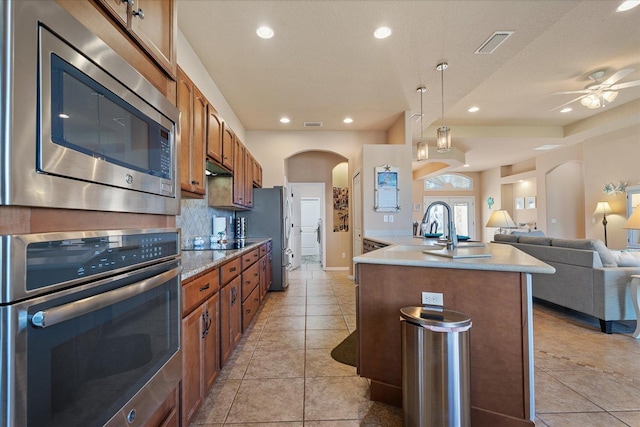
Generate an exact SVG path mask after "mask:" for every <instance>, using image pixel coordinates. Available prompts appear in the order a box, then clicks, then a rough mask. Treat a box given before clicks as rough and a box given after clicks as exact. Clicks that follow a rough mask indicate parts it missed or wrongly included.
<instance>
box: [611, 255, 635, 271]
mask: <svg viewBox="0 0 640 427" xmlns="http://www.w3.org/2000/svg"><path fill="white" fill-rule="evenodd" d="M611 255H613V257H614V259H615V261H616V263H617V264H618V267H640V251H611Z"/></svg>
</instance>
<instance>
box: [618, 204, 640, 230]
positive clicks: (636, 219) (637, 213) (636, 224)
mask: <svg viewBox="0 0 640 427" xmlns="http://www.w3.org/2000/svg"><path fill="white" fill-rule="evenodd" d="M622 228H626V229H631V230H640V205H638V206H636V208H635V209H634V211H633V213H632V214H631V216H630V217H629V219H627V222H625V223H624V227H622Z"/></svg>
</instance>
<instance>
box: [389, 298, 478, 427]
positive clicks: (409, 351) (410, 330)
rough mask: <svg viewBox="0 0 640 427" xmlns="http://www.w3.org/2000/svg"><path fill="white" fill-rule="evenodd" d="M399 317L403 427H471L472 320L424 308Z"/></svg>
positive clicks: (405, 310)
mask: <svg viewBox="0 0 640 427" xmlns="http://www.w3.org/2000/svg"><path fill="white" fill-rule="evenodd" d="M400 316H401V319H400V320H401V322H400V323H401V327H402V409H403V419H404V427H470V426H471V396H470V388H471V387H470V379H469V334H470V331H469V330H470V329H471V319H470V318H469V317H468V316H467V315H465V314H463V313H459V312H457V311H452V310H446V309H437V308H425V307H404V308H402V309H400Z"/></svg>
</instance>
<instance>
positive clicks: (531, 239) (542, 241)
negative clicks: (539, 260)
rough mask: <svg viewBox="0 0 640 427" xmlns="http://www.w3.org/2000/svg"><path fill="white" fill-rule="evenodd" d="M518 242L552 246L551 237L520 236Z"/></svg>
mask: <svg viewBox="0 0 640 427" xmlns="http://www.w3.org/2000/svg"><path fill="white" fill-rule="evenodd" d="M518 243H526V244H528V245H540V246H551V238H550V237H535V236H520V238H519V239H518Z"/></svg>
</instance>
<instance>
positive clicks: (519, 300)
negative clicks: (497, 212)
mask: <svg viewBox="0 0 640 427" xmlns="http://www.w3.org/2000/svg"><path fill="white" fill-rule="evenodd" d="M393 240H397V239H394V238H392V239H389V240H388V242H389V243H395V242H394V241H393ZM402 243H405V244H399V245H393V244H392V245H390V246H387V247H385V248H382V249H379V250H376V251H373V252H369V253H367V254H364V255H361V256H358V257H355V258H354V262H355V263H356V277H357V281H358V287H357V293H358V294H357V301H358V303H357V310H358V312H357V330H358V344H357V346H358V347H357V367H358V373H359V375H360V376H362V377H365V378H368V379H369V380H370V384H371V386H370V387H371V388H370V392H371V394H370V397H371V399H372V400H377V401H381V402H385V403H389V404H392V405H395V406H402V366H401V334H400V320H399V315H400V308H402V307H406V306H420V305H421V295H422V292H436V293H442V294H443V300H444V307H445V308H447V309H451V310H455V311H460V312H462V313H465V314H467V315H468V316H470V317H471V320H472V323H473V326H472V328H471V333H470V340H471V347H470V366H471V414H472V425H474V426H527V425H528V426H531V425H534V422H533V420H534V418H535V408H534V393H533V389H534V387H533V369H534V364H533V330H532V329H533V320H532V299H531V276H530V275H531V273H538V274H553V273H554V272H555V269H554V268H553V267H551V266H549V265H547V264H545V263H543V262H541V261H539V260H537V259H535V258H533V257H531V256H529V255H527V254H525V253H523V252H521V251H519V250H517V249H516V248H513V247H511V246H509V245H498V244H491V243H487V244H481V243H475V245H477V246H474V244H472V245H467V246H468V247H464V245H463V246H461V247H459V248H458V249H455V250H454V251H451V252H448V251H447V250H446V249H442V248H441V247H439V246H435V243H436V241H435V240H432V239H411V238H406V239H402ZM407 243H410V244H407ZM436 251H437V253H438V255H435V254H436ZM454 255H455V256H463V255H467V256H473V257H469V258H466V257H463V258H451V256H454Z"/></svg>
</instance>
